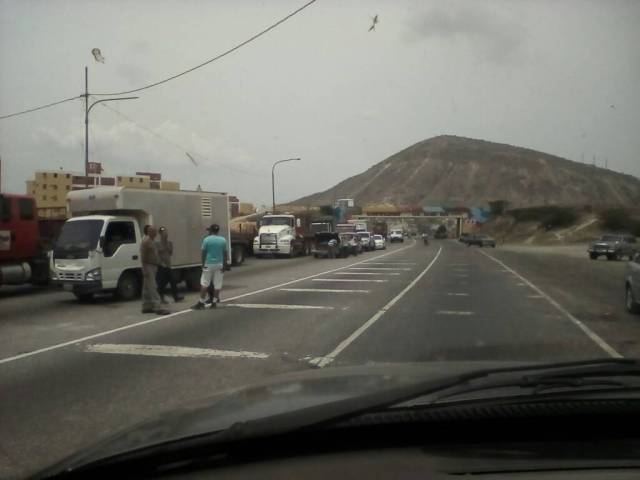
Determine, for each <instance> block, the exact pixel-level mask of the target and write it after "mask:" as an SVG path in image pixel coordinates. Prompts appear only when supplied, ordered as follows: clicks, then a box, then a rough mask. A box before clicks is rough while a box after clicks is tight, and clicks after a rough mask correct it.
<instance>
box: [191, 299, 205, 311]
mask: <svg viewBox="0 0 640 480" xmlns="http://www.w3.org/2000/svg"><path fill="white" fill-rule="evenodd" d="M191 308H192V309H193V310H202V309H203V308H204V303H203V302H201V301H199V300H198V303H196V304H195V305H194V306H193V307H191Z"/></svg>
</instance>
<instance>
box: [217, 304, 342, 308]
mask: <svg viewBox="0 0 640 480" xmlns="http://www.w3.org/2000/svg"><path fill="white" fill-rule="evenodd" d="M229 307H235V308H255V309H271V310H333V307H330V306H328V305H288V304H281V305H279V304H275V303H227V304H225V305H223V308H229Z"/></svg>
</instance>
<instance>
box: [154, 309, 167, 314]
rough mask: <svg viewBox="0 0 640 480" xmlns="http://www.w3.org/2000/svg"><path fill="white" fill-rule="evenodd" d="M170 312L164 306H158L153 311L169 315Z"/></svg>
mask: <svg viewBox="0 0 640 480" xmlns="http://www.w3.org/2000/svg"><path fill="white" fill-rule="evenodd" d="M170 313H171V311H170V310H167V309H166V308H159V309H158V310H156V311H155V314H156V315H169V314H170Z"/></svg>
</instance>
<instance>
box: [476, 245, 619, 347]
mask: <svg viewBox="0 0 640 480" xmlns="http://www.w3.org/2000/svg"><path fill="white" fill-rule="evenodd" d="M478 251H479V252H480V253H481V254H483V255H484V256H486V257H489V258H490V259H491V260H493V261H494V262H496V263H497V264H498V265H500V266H502V267H503V268H504V269H507V270H509V271H510V272H511V273H512V274H514V275H515V276H517V277H518V278H519V279H520V280H522V281H523V282H524V283H525V284H527V285H529V287H531V288H532V289H533V290H535V291H536V292H537V293H538V295H540V296H541V297H543V298H544V299H545V300H547V301H548V302H549V303H550V304H551V305H553V306H554V307H556V309H557V310H558V311H559V312H560V313H562V314H563V315H564V316H565V317H567V318H568V319H569V320H570V321H571V322H572V323H573V324H575V325H576V326H577V327H578V328H579V329H580V330H582V331H583V332H584V333H585V335H587V337H589V338H590V339H591V340H593V341H594V342H595V344H596V345H598V346H599V347H600V348H601V349H602V350H604V351H605V352H607V353H608V354H609V355H610V356H611V357H614V358H623V356H622V355H620V354H619V353H618V352H617V351H616V350H615V349H614V348H613V347H612V346H611V345H609V344H608V343H607V342H605V341H604V340H603V339H602V337H600V336H599V335H598V334H597V333H595V332H594V331H593V330H591V329H590V328H589V327H587V326H586V325H585V324H584V323H582V322H581V321H580V320H578V319H577V318H576V317H574V316H573V315H572V314H571V313H570V312H569V311H568V310H567V309H566V308H564V307H563V306H562V305H560V304H559V303H558V302H556V301H555V300H554V299H553V298H551V297H550V296H549V295H547V294H546V293H544V292H543V291H542V290H540V289H539V288H538V287H537V286H535V285H534V284H533V283H531V282H530V281H529V280H527V279H526V278H524V277H523V276H522V275H520V274H519V273H518V272H516V271H515V270H513V269H512V268H511V267H508V266H507V265H506V264H505V263H504V262H502V261H500V260H498V259H497V258H496V257H494V256H493V255H489V254H488V253H485V252H484V251H482V250H478Z"/></svg>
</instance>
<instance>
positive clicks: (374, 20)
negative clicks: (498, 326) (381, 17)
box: [369, 15, 378, 31]
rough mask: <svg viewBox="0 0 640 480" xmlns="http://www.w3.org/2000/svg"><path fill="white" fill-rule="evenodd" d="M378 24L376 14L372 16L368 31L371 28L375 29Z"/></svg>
mask: <svg viewBox="0 0 640 480" xmlns="http://www.w3.org/2000/svg"><path fill="white" fill-rule="evenodd" d="M377 24H378V15H376V16H375V17H373V23H372V24H371V26H370V27H369V31H371V30H375V29H376V25H377Z"/></svg>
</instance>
